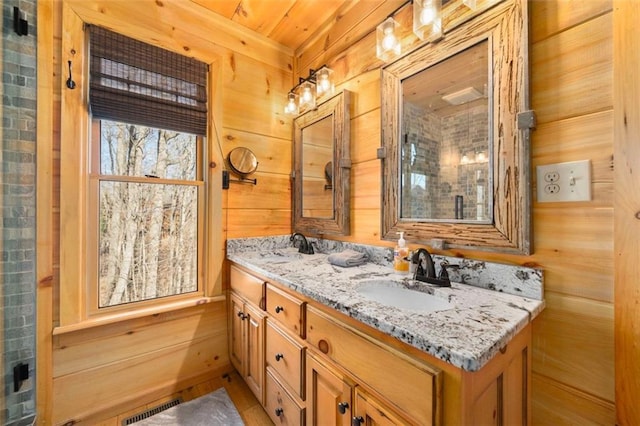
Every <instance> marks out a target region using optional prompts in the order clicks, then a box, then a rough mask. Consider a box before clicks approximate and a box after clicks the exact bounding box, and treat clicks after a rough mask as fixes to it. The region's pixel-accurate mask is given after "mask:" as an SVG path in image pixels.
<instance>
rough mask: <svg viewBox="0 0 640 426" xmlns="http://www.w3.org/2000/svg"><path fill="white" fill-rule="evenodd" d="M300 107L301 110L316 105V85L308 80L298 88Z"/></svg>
mask: <svg viewBox="0 0 640 426" xmlns="http://www.w3.org/2000/svg"><path fill="white" fill-rule="evenodd" d="M298 107H299V108H300V111H307V110H310V109H313V108H315V107H316V85H315V83H313V82H311V81H309V80H306V81H303V82H302V83H301V84H300V87H299V88H298Z"/></svg>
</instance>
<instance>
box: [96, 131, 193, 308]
mask: <svg viewBox="0 0 640 426" xmlns="http://www.w3.org/2000/svg"><path fill="white" fill-rule="evenodd" d="M199 141H201V138H200V137H198V136H196V135H193V134H187V133H181V132H175V131H169V130H163V129H155V128H149V127H145V126H140V125H133V124H127V123H120V122H112V121H106V120H102V121H101V122H100V146H99V149H100V177H99V197H98V202H99V207H98V213H99V222H98V223H99V229H98V230H97V232H98V249H99V255H98V275H99V276H98V286H99V292H98V299H99V302H98V306H99V307H100V308H104V307H109V306H115V305H120V304H124V303H130V302H138V301H143V300H149V299H156V298H160V297H166V296H172V295H178V294H184V293H189V292H195V291H197V290H198V247H199V242H198V238H199V235H201V234H202V232H199V230H198V226H199V223H200V220H199V217H198V214H199V213H198V212H199V209H198V204H199V203H200V202H202V201H201V199H200V197H201V195H200V194H201V192H202V191H201V188H202V182H201V181H200V180H198V178H199V176H198V174H199V173H198V161H199V160H198V153H199V149H198V145H199V143H200V142H199Z"/></svg>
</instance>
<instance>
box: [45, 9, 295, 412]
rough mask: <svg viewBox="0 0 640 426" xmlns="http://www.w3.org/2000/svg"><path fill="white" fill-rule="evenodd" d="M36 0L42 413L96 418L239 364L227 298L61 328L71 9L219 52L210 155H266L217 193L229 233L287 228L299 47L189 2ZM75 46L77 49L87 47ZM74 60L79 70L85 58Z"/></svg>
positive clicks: (192, 49) (181, 47)
mask: <svg viewBox="0 0 640 426" xmlns="http://www.w3.org/2000/svg"><path fill="white" fill-rule="evenodd" d="M38 6H39V16H38V21H39V23H41V25H42V26H43V27H42V29H41V31H39V34H38V36H39V37H38V43H39V46H38V51H39V55H40V58H39V72H38V75H39V79H38V89H39V92H38V94H39V96H38V106H39V109H38V140H39V144H38V176H39V185H38V213H39V216H38V217H39V227H38V250H39V251H38V253H39V254H38V281H39V283H40V284H39V288H38V314H37V317H38V397H37V403H38V408H37V410H38V424H43V425H49V424H65V423H67V422H73V421H75V422H81V423H83V424H96V423H97V422H98V421H99V420H100V419H102V418H107V417H110V418H113V416H114V415H115V414H117V413H123V412H126V411H127V410H131V409H133V408H135V407H139V406H143V405H144V404H145V403H148V402H150V401H154V400H157V399H158V398H162V397H164V396H167V395H171V394H173V393H174V392H176V391H177V390H180V389H184V388H186V387H188V386H192V385H195V384H196V383H200V382H202V381H205V380H210V379H211V378H212V377H214V376H220V375H222V374H223V373H225V372H227V371H230V370H231V369H232V367H231V364H230V361H229V357H228V332H227V314H226V303H225V302H213V303H209V304H205V305H200V306H195V307H191V308H185V309H181V310H178V311H173V312H164V313H159V314H155V315H150V316H145V317H141V318H136V319H129V320H125V321H116V322H114V323H112V324H110V325H103V326H94V327H91V328H87V329H79V330H78V331H73V332H65V333H62V334H57V335H53V334H52V330H53V329H54V327H56V326H57V325H58V324H59V317H60V312H61V311H62V310H63V307H61V303H63V304H64V303H65V300H66V298H65V297H61V295H60V292H59V285H60V282H63V281H64V280H65V279H66V280H67V281H68V277H62V276H60V268H59V265H60V257H61V254H60V248H59V247H60V211H61V206H62V203H63V201H61V195H60V159H61V158H62V156H64V155H66V154H67V153H64V152H61V151H62V148H61V146H64V144H61V141H60V139H61V137H60V135H61V127H62V126H63V125H64V124H63V123H64V122H65V120H64V117H62V116H61V100H62V99H63V98H64V96H65V90H67V89H66V87H65V86H64V82H65V80H66V78H67V74H66V73H67V70H66V67H65V66H66V60H67V58H68V57H69V55H70V53H69V52H63V51H62V46H63V39H64V38H68V37H72V38H73V33H74V32H76V31H81V26H80V27H79V28H78V26H77V25H76V24H74V26H73V27H69V26H68V25H69V21H70V20H68V19H67V20H66V21H65V20H64V19H63V17H64V16H68V15H69V16H73V19H71V21H75V22H76V23H77V22H85V23H94V24H98V25H102V26H106V27H108V28H111V29H113V30H115V31H118V32H122V33H124V34H126V35H129V36H132V37H136V38H139V39H142V40H143V41H147V42H152V43H154V44H158V45H160V46H162V47H165V48H168V49H172V50H178V51H180V52H188V54H192V55H193V56H195V57H196V58H198V59H201V60H203V61H205V62H207V63H210V64H211V63H215V64H216V67H218V68H219V70H217V71H219V72H216V74H217V75H216V76H215V78H216V79H217V80H218V81H215V82H212V87H214V90H215V89H216V88H218V90H217V91H216V93H215V95H214V97H215V99H212V100H211V101H212V102H211V105H212V107H213V109H214V110H215V111H222V113H221V114H214V120H213V132H212V134H213V135H217V136H216V137H215V138H214V139H215V140H214V141H210V142H211V144H210V146H211V149H212V150H214V152H215V155H213V157H214V158H216V157H217V158H220V159H221V158H222V157H226V154H227V153H228V151H229V150H231V149H232V148H234V147H236V146H246V147H249V148H250V149H252V150H253V151H254V152H255V153H256V155H257V157H258V161H259V167H258V173H257V178H258V185H256V186H250V185H245V184H232V186H231V189H230V190H229V191H226V192H224V193H223V195H222V196H221V197H219V198H218V199H214V200H212V203H211V210H210V212H211V214H214V215H217V214H220V212H222V213H223V214H224V215H225V217H226V214H227V212H231V213H230V215H229V216H230V217H231V219H230V221H229V222H230V223H231V229H232V231H231V235H261V234H264V235H266V234H269V233H279V234H282V233H288V232H289V230H290V189H289V187H290V185H289V171H290V166H291V161H290V158H291V154H290V150H291V120H290V119H288V118H286V117H283V114H282V108H283V107H284V104H285V100H286V94H287V92H288V90H289V88H290V87H291V85H292V66H291V60H292V56H293V52H291V51H290V50H289V49H287V48H284V47H282V46H280V45H276V44H275V43H272V42H271V41H269V40H267V39H263V38H261V37H260V36H256V35H255V34H251V33H248V32H243V31H242V30H239V29H236V28H234V27H233V24H232V23H230V22H229V23H227V22H226V21H221V20H220V18H218V17H217V16H214V15H213V14H212V13H211V12H208V11H207V10H205V9H203V8H202V7H200V6H199V5H198V4H196V3H192V2H184V1H173V2H156V1H152V0H151V1H134V2H113V1H108V0H107V1H84V0H82V1H74V0H65V1H43V2H39V4H38ZM214 29H215V30H214ZM70 33H71V34H70ZM74 55H75V60H76V61H79V60H80V59H79V58H80V57H82V52H76V53H75V54H74ZM76 64H77V62H76V63H74V71H75V72H77V73H79V72H81V69H82V67H81V66H79V65H78V66H76ZM76 78H77V79H79V78H81V77H80V76H77V77H76ZM78 81H79V80H78ZM77 119H78V120H83V119H86V117H77ZM67 121H68V120H67ZM221 163H222V161H220V162H219V163H218V164H217V165H216V167H220V165H221ZM41 172H42V174H41ZM215 176H217V177H218V179H217V180H216V181H215V182H212V184H213V185H221V181H219V173H218V174H215ZM40 177H42V180H41V179H40ZM41 184H42V185H41ZM229 193H230V194H232V195H231V196H228V194H229ZM224 222H225V229H224V231H222V230H221V229H219V227H218V228H217V229H214V230H212V236H211V239H212V240H214V241H219V240H220V236H221V235H223V236H224V238H222V242H223V243H224V240H225V238H226V229H227V226H228V224H227V223H226V220H224ZM211 255H212V256H219V257H221V258H222V257H224V256H225V250H224V246H221V244H220V243H217V244H216V247H214V248H213V249H212V254H211ZM62 296H64V295H62Z"/></svg>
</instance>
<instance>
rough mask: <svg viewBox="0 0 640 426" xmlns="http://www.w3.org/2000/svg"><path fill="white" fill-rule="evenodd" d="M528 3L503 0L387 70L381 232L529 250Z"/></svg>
mask: <svg viewBox="0 0 640 426" xmlns="http://www.w3.org/2000/svg"><path fill="white" fill-rule="evenodd" d="M526 7H527V6H526V2H523V1H521V0H514V1H506V2H502V3H500V4H498V5H497V6H496V7H494V8H492V9H489V10H488V11H486V12H485V13H483V14H482V15H479V16H476V17H475V18H474V19H472V20H470V21H468V22H466V23H464V24H462V25H460V26H458V27H456V28H454V29H452V30H451V31H449V32H447V33H446V34H445V36H444V37H443V39H442V40H440V41H438V42H437V43H430V44H426V45H423V46H422V47H420V48H418V49H416V50H415V51H413V52H411V53H410V54H408V55H406V56H405V57H403V58H401V59H399V60H397V61H396V62H394V63H392V64H390V65H388V66H386V67H384V68H383V69H382V91H381V95H382V102H381V109H382V111H381V116H382V146H383V148H384V149H383V152H384V155H383V157H384V158H383V164H382V221H381V228H382V229H381V235H382V238H383V239H385V240H397V233H398V232H399V231H403V232H404V235H405V239H406V240H408V241H410V242H413V243H419V244H427V245H436V244H435V242H436V241H437V242H438V244H437V245H438V246H440V247H442V246H443V245H444V247H448V248H468V249H476V250H488V251H496V252H507V253H518V254H529V253H530V250H531V238H530V232H531V231H530V228H531V226H530V202H531V201H530V198H531V195H530V192H531V191H530V176H529V175H530V170H529V168H530V165H529V132H530V128H531V127H532V124H533V119H532V117H533V116H532V112H531V111H529V104H528V102H529V99H528V69H527V56H528V48H527V46H528V37H527V11H526Z"/></svg>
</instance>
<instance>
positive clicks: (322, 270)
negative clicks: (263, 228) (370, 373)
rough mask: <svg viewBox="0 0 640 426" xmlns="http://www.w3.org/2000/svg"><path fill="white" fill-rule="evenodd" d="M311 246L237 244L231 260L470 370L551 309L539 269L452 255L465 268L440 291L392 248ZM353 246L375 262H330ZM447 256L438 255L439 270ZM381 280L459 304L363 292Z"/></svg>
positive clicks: (265, 241) (274, 240) (231, 246)
mask: <svg viewBox="0 0 640 426" xmlns="http://www.w3.org/2000/svg"><path fill="white" fill-rule="evenodd" d="M310 241H313V244H314V246H315V249H316V254H313V255H306V254H300V253H298V252H297V249H294V248H292V247H291V243H290V242H289V238H288V236H283V237H265V238H247V239H235V240H229V241H228V242H227V258H228V259H229V260H231V261H233V262H235V263H237V264H239V265H241V266H244V267H246V268H247V269H249V270H252V271H254V272H256V273H258V274H261V275H263V276H264V277H266V278H269V279H272V280H274V281H276V282H278V283H280V284H282V285H284V286H286V287H288V288H290V289H292V290H294V291H297V292H298V293H300V294H303V295H304V296H307V297H309V298H310V299H312V300H315V301H316V302H319V303H322V304H323V305H326V306H328V307H330V308H333V309H335V310H337V311H339V312H342V313H344V314H346V315H349V316H350V317H352V318H355V319H357V320H359V321H361V322H362V323H364V324H367V325H369V326H372V327H374V328H376V329H378V330H380V331H382V332H384V333H387V334H389V335H391V336H394V337H395V338H397V339H399V340H401V341H403V342H405V343H407V344H409V345H411V346H414V347H416V348H418V349H420V350H422V351H424V352H426V353H428V354H430V355H432V356H434V357H436V358H439V359H442V360H444V361H446V362H448V363H450V364H452V365H454V366H456V367H460V368H462V369H464V370H467V371H477V370H480V369H481V368H482V367H483V366H484V365H485V364H486V363H487V362H489V360H491V359H492V358H493V356H494V355H495V354H496V353H497V352H498V351H499V350H500V348H502V347H504V346H505V345H506V344H507V343H508V342H509V341H510V340H511V339H512V338H513V337H514V336H515V335H516V334H517V333H518V332H519V331H521V330H522V329H523V328H524V327H525V326H526V325H527V324H528V323H529V322H530V321H531V320H533V318H535V316H536V315H538V314H539V313H540V312H541V311H542V309H544V301H543V300H542V294H543V288H542V271H541V270H539V269H534V268H523V267H516V266H509V265H501V264H495V263H489V262H478V261H470V260H468V259H458V258H446V260H447V261H449V263H451V264H458V265H460V268H459V270H457V271H455V273H450V276H451V280H452V284H451V287H436V286H432V285H430V284H426V283H422V282H418V281H414V280H413V279H412V277H410V276H409V275H406V274H405V275H402V274H399V273H397V272H395V271H394V270H393V268H392V267H391V256H392V254H391V250H390V249H388V248H384V247H373V246H364V245H356V244H350V243H340V242H336V241H331V240H315V239H310ZM347 248H348V249H354V250H357V251H360V252H362V253H365V254H366V255H367V256H368V258H369V261H368V262H367V263H365V264H363V265H360V266H355V267H350V268H343V267H339V266H334V265H331V264H330V263H329V262H328V260H327V257H328V255H329V254H330V253H335V252H340V251H342V250H344V249H347ZM442 259H444V258H443V257H441V256H434V261H435V263H436V265H437V269H438V268H439V267H438V265H439V261H440V260H442ZM479 271H480V272H479ZM452 272H453V271H452ZM381 280H382V281H393V282H394V283H395V284H397V285H398V286H403V287H406V288H410V289H415V290H419V291H423V292H426V293H429V294H432V295H434V296H436V297H438V298H442V299H444V300H446V301H448V302H450V303H451V304H452V305H453V307H452V308H450V309H447V310H441V311H436V312H430V313H424V312H419V311H414V310H410V309H398V308H395V307H394V308H391V307H389V306H385V305H383V304H380V303H377V302H374V301H371V300H370V299H368V298H367V297H365V296H364V295H363V294H361V293H360V292H358V289H359V288H361V287H362V286H363V285H366V284H367V283H368V282H371V281H381ZM456 281H465V282H467V284H461V283H458V282H456ZM471 284H472V285H471ZM483 287H484V288H483ZM509 293H513V294H509ZM523 294H524V295H525V296H522V295H523Z"/></svg>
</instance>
